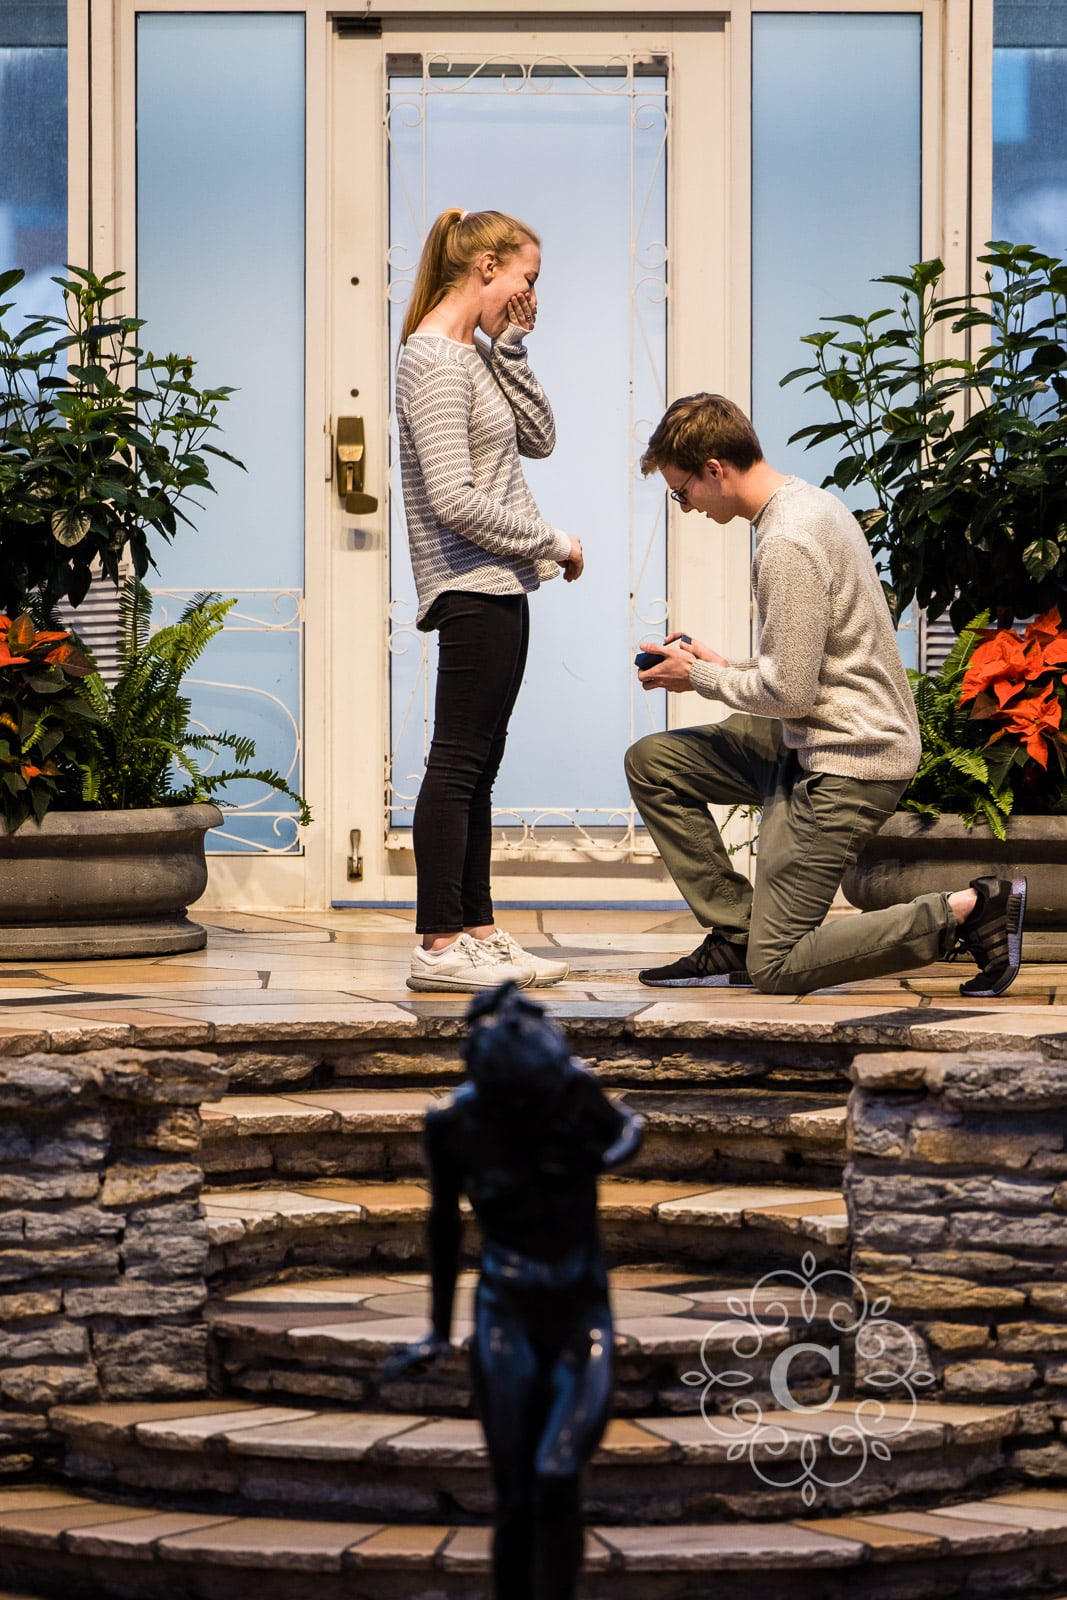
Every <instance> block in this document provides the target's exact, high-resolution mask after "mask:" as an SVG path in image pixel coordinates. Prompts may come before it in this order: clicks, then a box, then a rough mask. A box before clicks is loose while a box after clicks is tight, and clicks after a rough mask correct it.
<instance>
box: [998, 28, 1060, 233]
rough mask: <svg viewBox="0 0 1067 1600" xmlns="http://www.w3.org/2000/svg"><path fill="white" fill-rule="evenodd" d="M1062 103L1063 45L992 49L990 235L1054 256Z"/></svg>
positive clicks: (1058, 231) (1058, 208)
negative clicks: (1036, 248)
mask: <svg viewBox="0 0 1067 1600" xmlns="http://www.w3.org/2000/svg"><path fill="white" fill-rule="evenodd" d="M1005 31H1006V30H1005V29H998V37H1002V36H1003V33H1004V32H1005ZM1058 31H1059V32H1060V33H1063V32H1067V28H1065V27H1063V26H1061V28H1060V29H1059V30H1058ZM1065 109H1067V44H1064V43H1060V44H1055V45H1054V44H1049V45H1029V46H998V48H997V49H995V50H994V51H993V236H994V238H996V239H1010V240H1012V241H1013V242H1014V243H1016V244H1033V245H1037V247H1038V248H1039V249H1040V250H1044V251H1046V252H1047V253H1048V254H1049V255H1053V256H1060V257H1062V256H1067V117H1065V115H1064V112H1065Z"/></svg>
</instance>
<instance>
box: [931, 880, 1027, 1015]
mask: <svg viewBox="0 0 1067 1600" xmlns="http://www.w3.org/2000/svg"><path fill="white" fill-rule="evenodd" d="M971 888H972V889H973V890H974V891H975V893H976V894H977V896H978V904H977V905H976V906H975V908H974V910H973V911H972V912H971V914H970V916H969V917H968V918H967V919H966V921H964V922H962V923H961V924H960V926H959V927H958V928H957V930H956V943H955V944H954V946H953V948H952V951H951V954H950V957H949V959H950V960H952V959H954V958H955V957H956V956H957V955H958V954H959V953H960V952H961V951H966V953H967V954H968V955H969V956H971V957H973V959H974V961H975V962H976V963H977V965H978V969H979V970H978V974H977V976H976V977H973V978H969V979H968V981H967V982H966V983H961V984H960V994H968V995H977V996H979V998H981V999H988V1000H992V999H994V998H995V997H996V996H997V995H998V994H1003V993H1004V992H1005V990H1006V989H1008V988H1010V986H1011V985H1012V983H1014V981H1015V979H1016V977H1017V976H1018V972H1019V967H1020V964H1021V962H1022V950H1023V919H1024V917H1025V916H1026V879H1025V878H973V879H972V880H971Z"/></svg>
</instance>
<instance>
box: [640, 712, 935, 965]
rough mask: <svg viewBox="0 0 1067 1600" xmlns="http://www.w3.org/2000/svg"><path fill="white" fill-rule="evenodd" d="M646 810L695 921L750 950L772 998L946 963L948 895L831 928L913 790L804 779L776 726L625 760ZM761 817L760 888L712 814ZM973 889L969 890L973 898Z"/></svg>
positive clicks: (761, 722) (718, 732) (673, 740)
mask: <svg viewBox="0 0 1067 1600" xmlns="http://www.w3.org/2000/svg"><path fill="white" fill-rule="evenodd" d="M626 776H627V780H628V782H629V785H630V793H631V794H632V795H633V798H634V803H635V804H636V806H637V809H638V810H639V811H640V813H641V816H642V818H643V819H644V822H645V826H646V827H647V828H648V831H649V833H650V834H651V835H652V838H653V839H654V840H655V842H656V847H657V849H658V850H659V853H660V855H661V856H662V857H663V860H664V862H665V863H666V866H667V869H668V871H669V872H670V874H671V877H672V878H673V879H674V881H675V883H676V884H677V885H678V888H679V889H680V890H681V892H682V894H683V895H684V896H685V898H686V900H687V901H688V902H689V905H690V907H691V908H692V911H693V914H694V916H695V917H696V919H697V921H698V922H699V923H700V924H701V926H702V927H705V928H714V929H715V931H716V932H717V933H720V934H722V935H723V936H724V937H725V938H727V939H735V940H744V939H745V938H747V940H748V961H747V965H748V971H749V975H750V976H751V978H752V981H753V982H754V983H755V985H756V987H757V988H758V989H761V990H763V992H764V993H766V994H807V993H808V992H809V991H810V990H812V989H821V988H824V987H826V986H827V985H831V984H836V983H848V982H850V981H852V980H855V979H860V978H877V977H881V976H883V975H884V974H886V973H890V972H902V971H904V970H905V969H906V968H908V967H921V966H924V965H926V964H927V963H928V962H930V961H936V960H937V959H938V957H939V956H943V955H945V954H947V951H948V949H949V947H950V946H951V944H952V942H953V934H954V931H955V927H956V919H955V917H954V916H953V914H952V911H951V909H950V907H949V905H948V901H947V899H946V897H945V896H944V895H943V894H924V895H920V896H919V898H918V899H917V900H912V901H910V902H909V903H908V904H906V905H899V906H890V907H889V908H888V909H887V910H885V911H866V912H864V913H863V914H862V915H860V916H855V917H840V918H835V919H834V921H832V922H829V923H824V920H823V919H824V918H825V916H826V913H827V912H828V911H829V909H830V906H831V903H832V902H833V898H834V895H835V894H836V893H837V890H838V888H839V886H840V883H841V879H842V878H843V876H844V874H845V871H846V869H847V868H848V867H849V866H850V865H851V863H852V861H853V860H854V859H855V857H856V856H857V854H858V853H859V850H860V848H861V846H862V845H863V843H864V841H865V840H866V839H869V838H870V837H871V835H872V834H875V833H877V832H878V829H879V828H880V827H881V826H882V824H883V823H884V822H885V820H886V818H887V817H890V816H892V814H893V812H894V811H895V810H896V805H897V801H898V800H899V799H900V796H901V794H902V793H903V792H904V790H905V788H906V787H907V785H906V784H904V783H873V782H869V781H867V780H865V779H858V778H841V777H838V776H836V775H835V774H834V773H831V772H805V771H804V769H803V768H802V767H801V765H800V763H799V761H798V760H797V757H796V754H795V752H794V751H792V750H788V749H786V747H785V744H784V742H783V740H782V727H781V723H779V722H776V721H774V720H773V719H772V718H770V717H748V716H740V715H739V716H733V717H729V718H728V719H727V720H726V721H725V722H720V723H717V724H715V725H713V726H710V727H706V728H679V729H676V730H675V731H674V732H672V733H653V734H650V735H649V736H648V737H647V738H645V739H641V740H639V741H638V743H637V744H635V745H633V746H632V747H631V748H630V749H629V750H628V751H627V753H626ZM735 804H741V805H757V806H761V807H762V810H763V820H762V822H761V823H760V829H759V845H758V847H757V858H756V883H755V888H753V887H752V885H750V883H749V881H748V879H747V878H745V877H743V876H742V874H741V873H739V872H736V871H735V870H734V868H733V867H732V866H731V864H730V857H729V855H728V853H727V850H726V847H725V845H724V844H723V842H722V837H721V835H720V833H719V830H718V828H717V827H716V825H715V822H714V820H713V818H712V816H711V814H710V812H709V811H708V806H709V805H735ZM962 887H965V885H961V888H962Z"/></svg>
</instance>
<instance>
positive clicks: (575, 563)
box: [560, 538, 585, 583]
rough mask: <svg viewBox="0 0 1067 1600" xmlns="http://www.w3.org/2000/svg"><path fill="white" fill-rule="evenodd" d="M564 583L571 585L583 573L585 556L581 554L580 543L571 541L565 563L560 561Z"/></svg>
mask: <svg viewBox="0 0 1067 1600" xmlns="http://www.w3.org/2000/svg"><path fill="white" fill-rule="evenodd" d="M560 566H561V567H562V568H563V581H564V583H573V582H574V580H575V579H576V578H580V577H581V575H582V573H583V572H584V571H585V556H584V555H583V554H582V541H581V540H580V539H573V538H572V539H571V553H570V555H569V556H568V557H567V559H566V561H561V562H560Z"/></svg>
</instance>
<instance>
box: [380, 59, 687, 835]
mask: <svg viewBox="0 0 1067 1600" xmlns="http://www.w3.org/2000/svg"><path fill="white" fill-rule="evenodd" d="M390 90H391V97H392V104H391V115H390V139H391V144H392V160H391V182H390V210H391V216H390V241H391V245H392V250H391V261H392V264H393V267H394V274H396V273H398V272H399V271H403V270H410V269H411V268H412V267H413V266H414V264H415V262H416V261H417V258H418V254H419V250H420V248H421V243H422V237H423V234H424V230H425V227H426V226H427V224H428V222H430V221H432V220H433V218H434V217H435V216H437V214H438V213H439V212H440V211H442V210H444V209H445V208H446V207H447V206H451V205H457V204H458V205H462V206H463V207H464V208H465V209H467V210H478V209H480V208H482V207H485V208H490V207H492V208H495V209H500V210H506V211H509V212H511V213H512V214H513V215H516V216H518V217H520V218H522V219H523V220H524V221H526V222H528V223H529V224H530V226H531V227H533V228H534V229H535V230H536V232H537V233H539V234H540V236H541V239H542V247H543V266H542V273H541V278H540V280H539V282H538V285H537V292H538V302H539V311H538V319H537V330H536V333H535V334H533V335H532V336H531V338H530V340H529V343H528V349H529V351H530V364H531V366H532V367H533V370H534V371H535V372H536V374H537V376H538V378H539V380H540V381H541V383H542V384H543V386H544V388H545V391H546V393H547V394H548V396H549V399H550V401H551V403H552V407H553V411H554V413H555V417H556V425H557V445H556V449H555V451H554V453H553V455H552V456H551V457H549V458H548V460H546V461H543V462H537V461H524V463H523V470H524V472H525V473H526V476H527V481H528V482H529V484H530V488H531V490H532V492H533V494H534V497H535V499H536V500H537V503H538V505H539V507H540V509H541V511H542V513H543V515H544V517H545V518H546V520H547V521H548V522H550V523H552V524H553V525H554V526H556V527H561V528H564V529H566V530H567V532H571V533H575V534H577V535H579V536H580V537H581V538H582V541H583V544H584V547H585V551H586V556H587V560H588V563H589V565H588V566H587V568H586V572H585V574H584V576H583V577H582V579H581V580H580V581H579V582H578V583H576V584H567V585H564V584H563V582H562V581H561V580H560V579H555V580H553V581H552V582H550V583H548V584H545V585H543V586H542V588H541V590H539V591H538V592H537V593H536V594H534V595H533V596H532V597H531V646H530V658H529V663H528V666H527V670H526V676H525V680H524V683H523V688H522V691H521V692H520V695H519V700H518V704H517V706H516V710H515V713H514V715H513V717H512V720H511V731H510V734H509V739H508V748H507V751H506V753H505V756H504V761H503V764H502V766H501V771H500V775H499V777H498V779H497V783H496V786H495V791H494V802H493V804H494V813H495V820H496V822H497V824H498V825H507V824H516V823H519V822H522V821H534V820H535V819H537V818H541V819H542V820H543V821H544V822H545V823H547V824H549V825H553V824H555V825H562V824H564V823H566V822H567V821H568V820H570V819H575V820H577V821H578V822H579V823H581V824H583V825H586V826H596V825H607V824H612V823H614V824H619V823H624V822H625V821H627V820H628V812H629V805H630V799H629V794H628V792H627V789H626V783H625V779H624V776H623V772H622V755H623V752H624V750H625V748H626V746H627V745H628V744H629V743H630V742H631V741H632V739H633V738H635V737H638V736H640V735H641V734H644V733H647V732H651V731H653V730H654V729H657V728H662V727H663V726H665V719H666V709H665V705H664V700H665V696H664V695H663V694H662V693H657V694H653V695H646V694H644V693H643V691H640V690H637V691H636V694H633V695H632V680H633V676H634V670H633V665H632V656H633V650H632V643H633V633H634V632H636V633H637V634H638V635H640V634H646V635H653V634H661V633H662V631H663V619H664V611H665V602H664V597H665V595H666V592H667V577H666V538H665V519H664V507H663V499H664V497H663V492H662V485H661V484H660V483H659V481H658V479H650V480H647V481H646V480H642V479H641V478H640V475H639V473H638V471H637V469H636V465H635V457H636V456H637V455H638V454H639V453H640V440H639V439H635V438H634V437H633V436H632V434H631V400H630V396H631V391H632V394H633V415H634V417H635V418H636V419H639V420H638V422H637V427H638V428H639V429H640V430H641V434H642V435H643V436H647V433H648V432H649V431H650V430H651V428H652V426H654V424H655V422H656V421H657V420H658V418H659V416H660V414H661V413H662V411H663V409H664V407H665V405H666V398H667V397H666V390H665V347H666V269H665V252H664V241H665V237H666V233H665V230H666V167H665V160H664V126H665V124H664V114H665V109H666V80H665V79H664V78H661V77H655V76H653V77H642V78H640V79H638V80H636V85H635V94H634V96H633V97H632V98H631V95H630V93H629V85H628V84H627V83H626V82H625V80H622V79H619V78H616V79H614V80H613V79H612V78H610V77H606V78H601V79H590V80H585V79H583V78H581V77H576V76H573V75H572V76H567V75H564V74H562V73H561V74H560V75H558V76H555V77H553V76H543V77H540V78H537V79H534V80H532V82H530V83H528V84H527V85H525V86H524V87H523V89H522V91H520V92H516V81H515V80H514V79H503V80H502V79H500V78H496V79H493V78H491V77H489V76H486V77H483V78H481V79H478V80H475V81H474V82H473V83H472V84H471V85H470V87H459V86H455V87H453V86H449V88H448V89H447V90H443V88H442V85H441V84H440V83H439V82H438V81H436V80H435V79H434V78H430V79H429V80H421V79H414V80H412V79H402V78H397V79H393V80H391V83H390ZM424 91H425V93H424ZM423 117H425V123H423ZM631 134H632V135H633V137H632V142H631ZM424 138H425V157H426V160H425V168H423V165H422V163H423V150H424V143H423V141H424ZM533 151H535V152H536V159H535V160H531V159H530V154H531V152H533ZM424 172H425V188H423V173H424ZM631 185H632V187H631ZM631 194H632V196H633V202H634V216H633V219H632V218H631ZM631 229H633V233H631ZM393 298H394V309H393V327H392V337H393V344H394V348H395V346H396V343H397V340H398V338H399V332H400V324H401V322H402V320H403V312H404V304H403V301H404V299H406V294H404V292H403V290H402V289H401V286H400V284H399V283H398V282H397V281H396V277H395V276H394V284H393ZM632 305H633V334H632V336H631V307H632ZM391 502H392V527H391V566H392V572H391V582H392V595H393V628H394V638H393V654H392V661H391V666H392V673H391V707H392V739H391V742H392V748H393V750H394V753H395V758H394V763H393V781H394V789H395V794H394V798H396V799H399V798H400V797H401V796H403V797H404V800H403V803H401V804H398V805H396V806H395V807H394V809H393V812H392V823H393V826H395V827H408V826H410V824H411V806H412V804H413V801H414V797H415V795H416V794H417V790H418V783H419V781H420V780H421V774H422V770H423V763H424V751H425V739H426V733H427V725H428V723H432V705H433V689H432V684H433V679H434V674H435V668H436V636H431V639H430V650H429V682H427V680H426V678H425V677H424V676H423V673H422V647H421V636H419V635H416V634H414V632H413V631H412V632H410V633H409V632H407V631H406V629H405V624H407V623H410V622H411V620H412V619H413V618H414V615H415V610H416V606H415V595H414V585H413V583H412V579H411V570H410V563H409V560H408V552H407V538H406V534H405V528H404V520H403V501H402V496H401V493H400V484H399V470H398V467H397V466H396V464H395V463H394V471H393V476H392V495H391ZM631 507H632V510H631ZM631 517H632V525H633V528H634V548H633V553H632V556H631V554H630V553H629V552H628V550H627V529H628V526H629V525H630V523H631ZM631 595H633V602H632V612H633V615H632V617H631ZM398 627H399V628H400V629H401V630H403V631H401V632H400V633H399V635H397V633H396V631H395V630H397V628H398Z"/></svg>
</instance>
